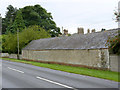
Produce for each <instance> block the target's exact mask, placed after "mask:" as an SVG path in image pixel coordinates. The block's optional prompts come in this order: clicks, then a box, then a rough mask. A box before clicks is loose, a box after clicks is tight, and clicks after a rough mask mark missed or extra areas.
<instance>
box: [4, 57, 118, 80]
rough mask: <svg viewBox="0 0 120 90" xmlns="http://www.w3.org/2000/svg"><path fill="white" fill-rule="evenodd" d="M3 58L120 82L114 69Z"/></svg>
mask: <svg viewBox="0 0 120 90" xmlns="http://www.w3.org/2000/svg"><path fill="white" fill-rule="evenodd" d="M2 59H3V60H9V61H13V62H21V63H26V64H31V65H34V66H39V67H46V68H50V69H54V70H60V71H65V72H69V73H75V74H81V75H86V76H92V77H97V78H102V79H108V80H112V81H117V82H120V80H119V79H118V77H119V74H120V73H119V74H118V72H113V71H104V70H96V69H88V68H83V67H72V66H66V65H59V64H46V63H39V62H34V61H26V60H17V59H10V58H2Z"/></svg>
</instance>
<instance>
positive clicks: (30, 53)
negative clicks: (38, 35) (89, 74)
mask: <svg viewBox="0 0 120 90" xmlns="http://www.w3.org/2000/svg"><path fill="white" fill-rule="evenodd" d="M78 31H79V32H78V33H76V34H74V35H72V36H62V37H54V38H45V39H39V40H33V41H31V42H30V43H29V44H28V45H27V46H26V47H25V48H23V49H22V58H23V59H26V60H38V61H41V62H55V63H65V64H72V65H83V66H89V67H97V68H98V67H99V68H108V69H109V68H110V59H109V55H110V54H109V50H108V46H106V43H107V40H108V38H110V37H114V36H115V35H117V34H118V29H112V30H107V31H103V32H92V33H87V34H82V33H80V29H79V30H78ZM82 32H83V29H82Z"/></svg>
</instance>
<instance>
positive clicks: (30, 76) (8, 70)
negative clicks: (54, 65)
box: [2, 60, 118, 89]
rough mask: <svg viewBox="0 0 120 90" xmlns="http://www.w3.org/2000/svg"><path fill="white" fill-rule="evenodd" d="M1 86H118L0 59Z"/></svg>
mask: <svg viewBox="0 0 120 90" xmlns="http://www.w3.org/2000/svg"><path fill="white" fill-rule="evenodd" d="M2 87H3V88H68V89H77V88H118V83H117V82H114V81H110V80H105V79H99V78H95V77H89V76H84V75H78V74H72V73H67V72H62V71H57V70H52V69H48V68H43V67H37V66H32V65H28V64H23V63H17V62H10V61H4V60H3V61H2Z"/></svg>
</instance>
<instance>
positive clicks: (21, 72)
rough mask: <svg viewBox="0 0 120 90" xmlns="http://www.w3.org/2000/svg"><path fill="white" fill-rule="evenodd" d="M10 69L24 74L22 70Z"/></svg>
mask: <svg viewBox="0 0 120 90" xmlns="http://www.w3.org/2000/svg"><path fill="white" fill-rule="evenodd" d="M8 69H10V70H13V71H17V72H20V73H24V72H23V71H20V70H17V69H14V68H10V67H8Z"/></svg>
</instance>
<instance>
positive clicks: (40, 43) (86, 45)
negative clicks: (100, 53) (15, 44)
mask: <svg viewBox="0 0 120 90" xmlns="http://www.w3.org/2000/svg"><path fill="white" fill-rule="evenodd" d="M118 30H120V29H111V30H106V31H103V32H94V33H88V34H74V35H72V36H69V37H67V36H64V37H54V38H45V39H38V40H33V41H31V42H30V43H29V44H28V45H27V46H26V47H25V48H23V50H47V49H100V48H108V46H106V45H105V44H106V42H107V40H108V38H109V37H114V36H115V35H117V34H118Z"/></svg>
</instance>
